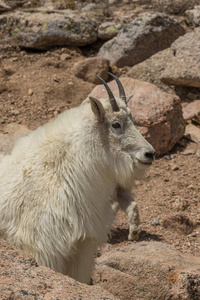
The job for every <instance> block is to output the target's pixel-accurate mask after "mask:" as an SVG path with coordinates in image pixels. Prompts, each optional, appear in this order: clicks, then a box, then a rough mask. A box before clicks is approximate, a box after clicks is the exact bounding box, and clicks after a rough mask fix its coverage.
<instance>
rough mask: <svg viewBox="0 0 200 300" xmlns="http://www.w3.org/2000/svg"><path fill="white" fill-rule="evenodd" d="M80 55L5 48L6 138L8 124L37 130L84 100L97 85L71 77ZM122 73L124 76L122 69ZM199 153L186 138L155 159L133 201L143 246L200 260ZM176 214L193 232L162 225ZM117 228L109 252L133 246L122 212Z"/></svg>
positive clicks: (1, 111) (0, 103)
mask: <svg viewBox="0 0 200 300" xmlns="http://www.w3.org/2000/svg"><path fill="white" fill-rule="evenodd" d="M82 50H83V52H82V53H81V50H78V49H76V48H74V49H73V48H71V49H69V48H68V49H66V48H63V49H62V48H60V49H55V50H52V51H48V52H44V53H38V52H32V53H31V52H26V51H20V50H17V49H13V48H12V47H11V48H10V49H6V50H3V49H1V51H0V132H4V133H6V130H5V128H6V125H7V124H9V123H11V122H13V123H19V124H24V125H26V126H27V127H28V128H29V129H34V128H36V127H37V126H39V125H41V124H43V123H45V122H46V121H47V120H48V119H50V118H52V117H55V116H56V115H57V114H58V113H60V112H62V111H63V110H65V109H68V108H70V107H73V106H77V105H79V104H80V103H81V102H82V101H83V100H84V99H85V98H86V96H87V95H88V94H89V93H90V92H91V90H92V89H93V88H94V85H93V84H91V83H88V82H84V81H83V80H81V79H78V78H76V77H74V75H73V73H72V67H73V65H74V63H75V62H77V61H78V60H82V59H83V54H84V49H82ZM64 54H65V55H64ZM120 72H121V73H124V74H125V70H123V69H122V70H121V71H120ZM197 149H198V145H197V144H195V143H192V142H189V141H187V140H184V139H182V141H181V143H180V144H179V145H177V146H176V147H175V148H174V149H173V151H172V152H171V153H170V155H168V156H165V157H162V158H158V159H156V160H155V162H154V164H153V166H152V167H151V168H150V170H149V172H148V174H147V178H146V181H144V182H138V183H137V190H136V191H135V194H136V197H135V199H136V201H137V202H138V205H139V209H140V215H141V222H142V226H143V231H142V233H141V235H140V239H139V241H144V240H145V241H150V240H157V241H162V242H166V243H167V244H171V245H172V246H174V247H175V248H176V249H178V250H180V251H181V252H182V253H187V254H192V255H195V256H199V255H200V204H199V194H200V181H199V178H200V168H199V164H200V160H198V158H197V156H196V154H195V151H196V150H197ZM188 150H191V151H188ZM193 150H194V151H193ZM185 151H187V152H189V153H188V155H185ZM176 212H179V213H181V214H184V215H186V216H187V217H189V219H190V220H191V221H192V222H193V225H192V226H193V227H192V229H193V230H192V232H190V233H187V230H186V229H185V231H181V228H182V227H181V226H179V227H176V226H175V225H174V227H173V228H171V229H169V228H164V227H163V221H164V220H165V219H166V218H167V217H168V216H169V215H171V214H172V213H176ZM115 227H116V230H115V231H114V232H113V236H112V238H111V239H110V241H109V243H108V244H107V245H106V248H105V251H106V250H108V249H110V248H112V247H116V246H117V247H119V244H120V243H121V244H122V243H130V242H129V241H128V240H127V236H128V223H127V219H126V216H125V215H124V214H123V213H122V212H119V213H118V216H117V221H116V225H115Z"/></svg>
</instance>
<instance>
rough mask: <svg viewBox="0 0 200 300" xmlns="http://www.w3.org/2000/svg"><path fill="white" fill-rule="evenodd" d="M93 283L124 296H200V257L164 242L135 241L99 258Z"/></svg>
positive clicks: (147, 298)
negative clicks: (183, 252) (182, 251)
mask: <svg viewBox="0 0 200 300" xmlns="http://www.w3.org/2000/svg"><path fill="white" fill-rule="evenodd" d="M94 283H95V284H98V285H99V286H101V287H103V288H104V289H106V290H108V291H109V292H110V293H112V294H114V295H115V296H116V297H118V298H120V299H124V300H125V299H126V300H138V299H145V300H152V299H174V300H175V299H187V300H189V299H191V300H192V299H199V295H200V294H199V293H200V259H199V258H198V257H193V256H184V255H182V254H181V253H180V252H179V251H177V250H175V249H174V248H172V247H171V246H169V245H167V244H164V243H159V242H148V243H147V242H146V243H145V242H139V243H134V244H133V243H132V244H129V245H124V246H121V247H120V248H115V249H114V250H111V251H110V252H108V253H106V254H104V255H102V256H101V257H99V258H97V267H96V271H95V276H94Z"/></svg>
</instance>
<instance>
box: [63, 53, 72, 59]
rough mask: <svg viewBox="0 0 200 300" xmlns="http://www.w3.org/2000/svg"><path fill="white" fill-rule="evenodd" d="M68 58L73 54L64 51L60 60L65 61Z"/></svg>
mask: <svg viewBox="0 0 200 300" xmlns="http://www.w3.org/2000/svg"><path fill="white" fill-rule="evenodd" d="M68 59H71V56H70V55H69V54H67V53H62V54H61V55H60V60H62V61H65V60H68Z"/></svg>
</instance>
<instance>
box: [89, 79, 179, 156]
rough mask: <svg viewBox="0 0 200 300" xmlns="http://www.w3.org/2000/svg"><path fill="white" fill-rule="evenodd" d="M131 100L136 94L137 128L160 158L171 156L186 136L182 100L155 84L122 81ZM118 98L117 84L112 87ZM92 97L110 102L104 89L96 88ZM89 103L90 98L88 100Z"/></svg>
mask: <svg viewBox="0 0 200 300" xmlns="http://www.w3.org/2000/svg"><path fill="white" fill-rule="evenodd" d="M120 81H121V82H122V84H123V86H124V89H125V91H126V94H127V96H129V95H130V94H133V97H132V99H131V100H130V101H129V102H128V106H129V108H130V109H131V111H132V114H133V117H134V119H135V125H136V126H137V128H138V129H139V131H140V132H141V133H142V134H143V136H144V137H145V138H146V139H147V140H148V141H149V142H150V143H151V144H152V146H153V147H154V148H155V150H156V153H157V156H160V155H163V154H166V153H168V152H169V151H170V150H171V149H172V148H173V147H174V145H175V144H176V143H177V142H178V141H179V139H180V138H181V137H182V136H183V134H184V131H185V121H184V119H183V115H182V107H181V103H180V99H179V98H178V97H177V96H174V95H171V94H167V93H165V92H163V91H161V90H160V89H159V88H158V87H156V86H155V85H153V84H151V83H147V82H143V81H140V80H136V79H132V78H128V77H126V78H120ZM108 85H109V86H110V88H111V90H112V91H113V93H114V95H116V96H118V88H117V86H116V82H115V81H111V82H110V83H109V84H108ZM90 95H92V96H94V97H99V98H107V97H108V96H107V93H106V90H105V88H104V86H103V85H98V86H96V87H95V88H94V89H93V90H92V92H91V93H90ZM84 101H88V98H86V100H84Z"/></svg>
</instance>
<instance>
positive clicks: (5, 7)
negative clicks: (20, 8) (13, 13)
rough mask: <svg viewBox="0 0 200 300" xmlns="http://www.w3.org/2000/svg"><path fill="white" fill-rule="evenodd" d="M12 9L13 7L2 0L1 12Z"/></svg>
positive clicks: (0, 3) (0, 1) (0, 0)
mask: <svg viewBox="0 0 200 300" xmlns="http://www.w3.org/2000/svg"><path fill="white" fill-rule="evenodd" d="M9 10H11V7H10V6H8V5H7V4H6V3H4V1H2V0H0V13H3V12H6V11H9Z"/></svg>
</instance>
